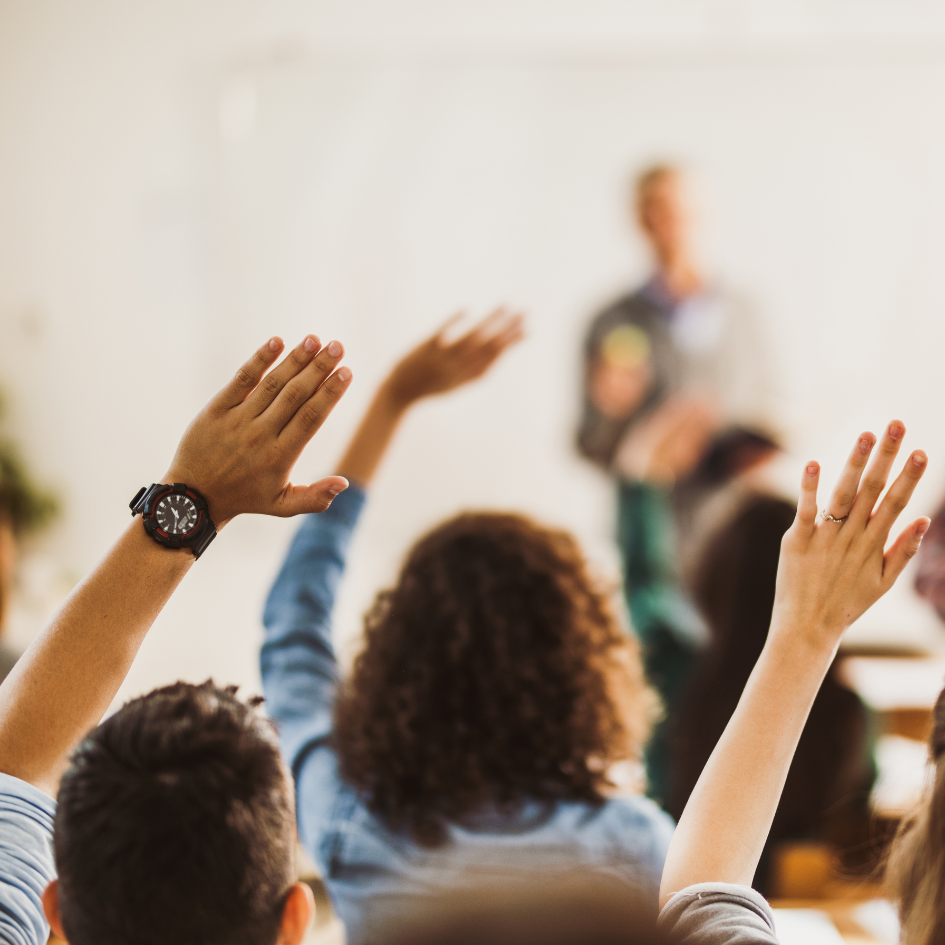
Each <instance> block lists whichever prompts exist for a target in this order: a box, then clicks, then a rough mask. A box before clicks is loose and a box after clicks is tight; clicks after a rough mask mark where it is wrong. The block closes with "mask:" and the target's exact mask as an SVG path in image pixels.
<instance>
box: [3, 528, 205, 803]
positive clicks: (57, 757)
mask: <svg viewBox="0 0 945 945" xmlns="http://www.w3.org/2000/svg"><path fill="white" fill-rule="evenodd" d="M193 562H194V558H193V555H191V554H190V552H189V551H187V550H186V549H182V550H179V551H171V550H169V549H166V548H160V547H158V545H156V544H155V543H154V542H153V541H152V540H151V539H150V538H149V537H148V536H147V535H146V534H145V532H144V529H143V528H142V527H141V523H140V522H139V521H135V522H132V523H131V524H130V525H129V526H128V528H127V529H126V531H125V532H124V534H123V535H122V536H121V538H120V539H119V540H118V541H117V542H116V543H115V545H114V546H113V547H112V549H111V550H110V551H109V552H108V554H107V555H106V556H105V558H104V559H103V560H102V561H101V563H100V564H98V565H97V566H96V567H95V568H94V569H93V570H92V571H91V573H89V574H88V575H87V576H86V577H85V579H84V580H83V581H82V582H81V583H80V584H79V586H78V587H76V589H75V590H74V591H73V592H72V594H71V595H70V596H69V598H68V599H67V600H66V602H65V603H64V604H63V606H62V607H61V608H60V610H59V612H58V613H57V614H56V616H55V617H54V618H53V619H52V621H50V623H49V624H48V625H47V626H46V628H45V629H44V630H43V631H42V632H41V633H40V635H39V636H38V637H37V638H36V639H35V640H34V641H33V642H32V644H31V645H30V646H29V648H28V649H27V651H26V652H25V653H24V654H23V656H22V657H21V658H20V660H19V662H18V663H17V665H16V666H15V667H14V669H13V671H12V672H11V673H10V675H9V676H8V677H7V679H6V680H4V682H3V685H2V686H0V771H2V772H3V773H5V774H11V775H13V776H15V777H18V778H21V779H22V780H24V781H29V782H30V783H32V784H35V785H36V786H37V787H39V788H41V789H42V790H44V791H46V792H47V793H55V789H56V784H57V782H58V779H59V775H60V773H61V770H62V767H63V765H64V763H65V759H66V756H67V755H68V753H69V751H70V750H71V749H72V748H73V747H74V745H75V743H76V742H77V740H78V739H79V738H80V737H81V736H82V734H84V733H85V732H86V731H88V730H89V729H91V728H93V727H94V726H95V725H97V724H98V722H99V721H100V720H101V718H102V716H103V715H104V713H105V711H106V710H107V709H108V706H109V704H110V703H111V701H112V699H113V698H114V697H115V693H116V692H117V691H118V688H119V687H120V686H121V683H122V681H123V680H124V678H125V675H126V674H127V672H128V669H129V668H130V666H131V664H132V662H133V661H134V658H135V654H136V653H137V652H138V648H139V647H140V646H141V643H142V641H143V640H144V637H145V635H146V634H147V632H148V630H149V629H150V627H151V625H152V624H153V623H154V621H155V619H156V618H157V615H158V614H159V613H160V612H161V609H162V608H163V607H164V605H165V604H166V603H167V601H168V599H169V598H170V596H171V594H173V592H174V590H175V589H176V588H177V586H178V584H180V582H181V580H182V579H183V577H184V575H185V574H186V573H187V572H188V570H189V569H190V567H191V565H192V564H193ZM54 666H55V667H59V668H60V672H59V674H58V676H57V679H56V685H54V686H51V685H49V677H48V668H49V667H54ZM66 670H67V671H66ZM92 681H94V684H93V683H92Z"/></svg>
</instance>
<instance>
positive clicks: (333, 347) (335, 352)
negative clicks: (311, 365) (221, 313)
mask: <svg viewBox="0 0 945 945" xmlns="http://www.w3.org/2000/svg"><path fill="white" fill-rule="evenodd" d="M341 351H342V347H341V345H340V344H338V342H337V341H333V342H332V343H331V344H330V345H329V346H328V353H329V354H330V355H331V356H332V357H333V358H340V357H341Z"/></svg>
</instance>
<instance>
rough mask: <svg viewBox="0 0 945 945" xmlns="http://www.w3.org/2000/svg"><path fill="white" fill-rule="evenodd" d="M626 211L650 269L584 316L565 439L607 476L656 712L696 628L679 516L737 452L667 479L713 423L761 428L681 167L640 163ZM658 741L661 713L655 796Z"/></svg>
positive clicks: (727, 302) (689, 530)
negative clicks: (707, 266) (707, 267)
mask: <svg viewBox="0 0 945 945" xmlns="http://www.w3.org/2000/svg"><path fill="white" fill-rule="evenodd" d="M633 211H634V213H635V217H636V221H637V223H638V225H639V227H640V230H641V232H642V234H643V237H644V239H645V240H646V242H647V244H648V245H649V248H650V250H651V252H652V255H653V262H654V272H653V275H652V276H651V277H650V278H649V279H648V280H647V281H646V282H645V283H644V284H643V285H642V286H641V287H640V288H638V289H637V290H635V291H633V292H631V293H630V294H628V295H625V296H623V297H621V298H619V299H618V300H617V301H616V302H614V303H612V304H611V305H609V306H608V307H607V308H605V309H604V310H603V311H602V312H601V313H600V314H599V315H598V316H597V317H596V318H595V319H594V321H593V323H592V324H591V327H590V330H589V332H588V335H587V340H586V343H585V372H584V406H583V415H582V419H581V425H580V429H579V431H578V446H579V449H580V450H581V452H582V453H583V454H584V455H585V456H586V457H587V458H588V459H590V460H592V461H593V462H594V463H596V464H598V465H599V466H602V467H603V468H604V469H605V470H607V471H608V472H610V473H612V474H613V475H614V476H615V477H616V479H617V482H618V487H619V520H618V540H619V542H620V546H621V553H622V556H623V561H624V582H625V583H624V590H625V593H626V597H627V603H628V606H629V609H630V615H631V619H632V621H633V626H634V630H635V631H636V633H637V634H638V636H639V637H640V638H641V642H642V644H643V650H644V658H645V662H646V668H647V672H648V674H649V677H650V680H651V682H652V683H653V684H654V685H655V686H656V687H657V688H658V690H659V691H660V694H661V695H662V697H663V701H664V703H665V705H666V707H667V710H668V709H670V708H671V707H672V706H673V704H675V702H676V701H677V699H678V698H679V696H680V695H681V693H682V690H683V688H684V687H685V684H686V682H687V681H688V678H689V674H690V671H691V669H692V666H693V664H694V662H695V660H696V658H697V654H698V651H699V649H700V648H701V646H702V644H703V643H704V641H705V640H706V639H707V635H706V629H705V625H704V623H703V621H702V618H701V617H700V616H699V614H698V613H697V612H696V610H695V608H694V607H693V605H692V604H691V602H690V600H689V595H688V594H687V593H686V591H685V589H684V584H683V581H682V578H681V567H680V561H684V560H685V559H686V558H687V557H691V554H690V555H687V550H691V549H688V547H687V546H690V545H692V544H694V543H695V544H697V543H698V542H697V541H695V537H696V536H695V535H694V533H695V532H696V531H698V529H697V528H695V527H694V525H693V523H694V521H696V520H697V519H698V515H697V514H696V513H697V512H698V506H701V505H705V504H706V503H705V501H704V500H705V498H706V495H707V491H706V489H704V488H702V486H703V485H705V484H706V483H710V484H711V486H712V488H715V487H717V486H720V485H722V484H723V481H727V479H728V478H729V474H730V473H731V474H735V473H738V472H741V471H742V470H743V469H744V468H746V466H745V462H747V460H746V459H745V458H744V457H746V456H748V454H744V453H743V452H742V453H739V452H736V453H731V454H730V451H729V450H728V447H727V446H725V447H724V448H723V454H724V455H723V462H722V465H723V467H724V468H725V475H724V476H722V477H721V478H719V477H718V476H715V477H714V478H713V471H712V470H705V469H702V468H701V467H700V470H699V471H698V474H697V475H695V476H694V477H693V478H695V479H697V480H698V481H699V485H700V487H699V488H691V487H690V485H689V484H688V483H685V484H684V487H683V488H680V489H675V488H674V487H675V486H676V484H677V482H681V481H684V480H686V479H687V477H690V474H693V473H694V471H696V467H697V466H698V465H699V464H700V462H701V463H702V465H703V466H704V465H705V462H706V461H707V459H708V458H709V457H710V456H712V457H714V458H713V460H712V461H713V462H716V460H717V458H718V457H717V454H718V450H714V449H710V447H712V446H713V442H714V441H716V438H717V437H718V436H719V434H721V433H722V432H723V431H726V435H725V437H723V438H722V439H721V440H718V442H721V443H723V444H727V443H730V442H734V443H737V444H738V447H737V449H738V450H741V451H743V450H744V445H745V444H744V439H743V438H742V437H740V436H738V435H736V436H735V438H734V440H733V439H732V432H733V428H735V431H736V432H737V431H745V432H746V434H747V435H748V437H749V439H751V437H753V436H754V432H755V431H763V430H764V429H766V428H767V427H768V426H769V424H768V422H767V421H768V414H769V412H770V401H771V394H770V377H769V371H768V369H767V365H766V357H765V355H766V350H765V345H764V343H763V339H762V334H761V330H760V326H759V324H758V321H757V318H756V316H755V314H754V312H753V310H752V308H751V307H750V305H748V304H747V303H746V302H745V300H743V299H741V298H740V297H738V296H737V295H734V294H732V293H730V292H729V291H727V290H726V289H725V288H724V287H722V286H721V285H719V284H717V283H716V282H715V281H714V280H711V279H709V278H707V276H706V275H705V274H704V273H703V271H702V270H701V268H700V267H699V265H698V263H697V262H696V260H695V257H694V254H693V247H692V236H693V226H692V222H693V221H692V209H691V201H690V196H689V192H688V187H687V182H686V180H685V176H684V174H683V173H682V171H681V169H680V168H678V167H675V166H673V165H670V164H659V165H656V166H653V167H650V168H648V169H647V170H645V171H644V172H643V173H642V174H641V175H640V176H639V177H638V178H637V180H636V183H635V187H634V194H633ZM748 431H752V432H748ZM763 439H764V438H763ZM716 465H718V463H717V462H716ZM709 491H711V490H709ZM697 496H698V502H697V501H695V498H696V497H697ZM668 751H669V742H668V733H667V731H666V728H665V725H663V726H658V727H657V729H656V730H655V732H654V736H653V739H652V742H651V744H650V747H649V749H648V752H647V774H648V777H649V782H650V794H651V796H653V797H654V798H655V799H656V800H658V801H664V800H665V799H666V798H667V797H668V793H667V790H668V784H667V777H668Z"/></svg>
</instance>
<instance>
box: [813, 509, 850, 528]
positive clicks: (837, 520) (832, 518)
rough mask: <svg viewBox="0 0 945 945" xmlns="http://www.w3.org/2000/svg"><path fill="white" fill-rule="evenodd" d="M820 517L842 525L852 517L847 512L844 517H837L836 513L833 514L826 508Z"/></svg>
mask: <svg viewBox="0 0 945 945" xmlns="http://www.w3.org/2000/svg"><path fill="white" fill-rule="evenodd" d="M820 517H821V518H822V519H823V520H824V521H825V522H833V523H834V524H836V525H842V524H843V523H844V522H845V521H846V520H847V519H848V518H849V517H850V515H849V513H847V514H846V515H844V516H843V518H837V517H836V516H835V515H831V514H830V513H829V512H828V511H827V510H826V509H824V510H823V512H821V513H820Z"/></svg>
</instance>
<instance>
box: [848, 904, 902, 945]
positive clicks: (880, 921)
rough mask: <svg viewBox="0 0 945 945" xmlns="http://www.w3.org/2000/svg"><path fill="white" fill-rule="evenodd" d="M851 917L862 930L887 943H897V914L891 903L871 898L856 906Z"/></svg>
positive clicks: (889, 944)
mask: <svg viewBox="0 0 945 945" xmlns="http://www.w3.org/2000/svg"><path fill="white" fill-rule="evenodd" d="M853 918H854V919H855V920H856V922H857V924H858V925H860V926H861V927H862V928H863V930H864V931H866V932H869V934H870V935H872V936H873V938H876V939H879V941H881V942H886V943H887V945H899V916H898V915H897V914H896V910H895V908H893V905H892V903H890V902H887V901H886V900H885V899H871V900H870V901H869V902H864V903H863V905H862V906H857V907H856V910H855V911H854V913H853Z"/></svg>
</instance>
